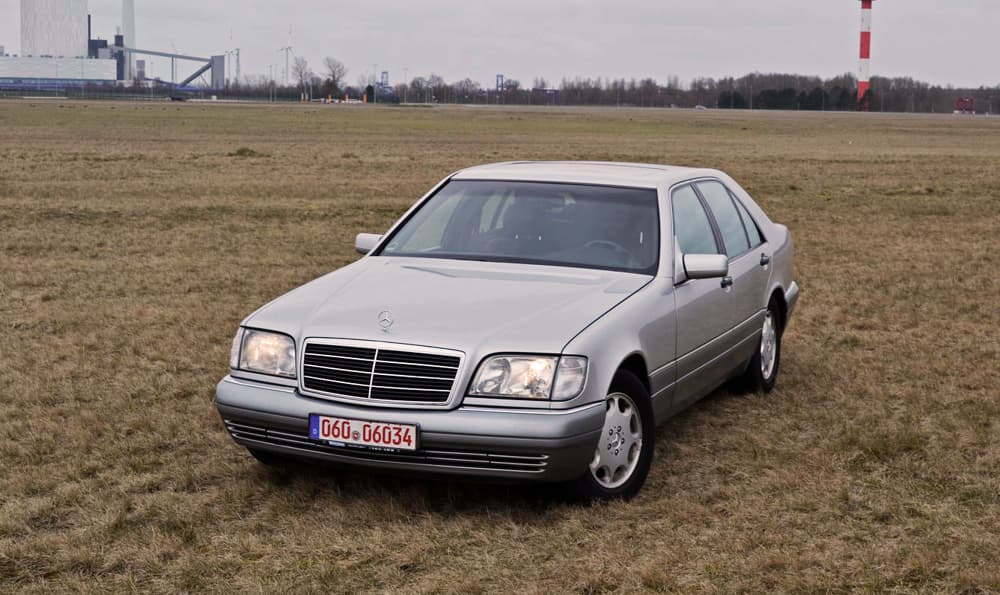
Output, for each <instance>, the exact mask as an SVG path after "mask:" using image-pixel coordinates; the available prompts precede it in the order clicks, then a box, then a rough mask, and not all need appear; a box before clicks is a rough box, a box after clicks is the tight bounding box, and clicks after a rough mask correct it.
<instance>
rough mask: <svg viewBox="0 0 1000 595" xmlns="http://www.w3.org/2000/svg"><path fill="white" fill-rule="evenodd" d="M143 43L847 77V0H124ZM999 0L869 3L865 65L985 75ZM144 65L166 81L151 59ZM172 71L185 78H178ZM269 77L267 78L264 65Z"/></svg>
mask: <svg viewBox="0 0 1000 595" xmlns="http://www.w3.org/2000/svg"><path fill="white" fill-rule="evenodd" d="M135 4H136V29H137V40H138V43H137V45H138V46H139V47H140V48H142V49H153V50H164V51H171V50H172V49H173V48H176V49H177V51H179V52H183V53H190V54H194V55H203V56H207V55H210V54H221V53H223V52H224V51H225V50H227V49H232V48H236V47H239V48H240V49H241V54H242V65H243V73H244V74H266V73H267V71H268V68H269V65H275V68H277V69H278V71H280V73H283V72H284V58H283V55H282V54H280V53H279V52H278V48H280V47H282V46H285V45H288V43H289V28H291V45H292V46H293V50H294V54H295V55H301V56H304V57H305V58H307V59H308V60H309V62H310V65H311V66H312V67H313V69H314V70H316V71H321V70H322V67H321V61H322V59H323V57H324V56H336V57H337V58H339V59H340V60H341V61H343V62H344V63H345V64H346V65H347V67H348V69H349V72H348V76H347V81H348V82H349V83H352V84H354V83H356V82H357V80H358V78H359V76H361V75H364V74H366V73H371V72H372V71H373V69H374V68H375V66H374V65H375V64H377V65H378V66H377V69H378V70H379V71H381V70H388V71H389V75H390V79H391V80H392V82H393V83H396V82H399V81H400V80H401V79H402V78H403V75H404V72H405V73H406V74H407V75H408V76H409V77H410V78H412V77H414V76H417V75H422V76H427V75H428V74H430V73H432V72H433V73H436V74H440V75H441V76H443V77H444V78H445V79H447V80H449V81H453V80H457V79H461V78H465V77H470V78H472V79H474V80H477V81H479V82H481V83H483V84H484V85H492V84H493V81H494V77H495V75H496V74H497V73H504V74H506V75H507V77H508V78H515V79H518V80H520V81H521V82H522V83H523V84H525V85H530V84H531V82H532V80H533V79H534V78H535V77H539V76H541V77H545V78H546V79H547V80H548V81H549V83H550V84H552V85H554V84H558V81H559V80H560V79H561V78H563V77H568V78H574V77H576V76H583V77H597V76H601V77H616V78H617V77H626V78H631V77H636V78H640V77H646V76H650V77H653V78H655V79H657V80H659V81H661V82H665V81H666V78H667V77H668V76H670V75H676V76H679V77H680V78H681V80H682V82H687V81H690V79H692V78H694V77H699V76H711V77H721V76H728V75H737V76H738V75H742V74H746V73H748V72H753V71H760V72H788V73H799V74H817V75H821V76H824V77H829V76H832V75H836V74H840V73H843V72H848V71H850V72H856V70H857V62H858V59H857V56H858V45H859V42H858V36H859V34H858V31H859V24H860V2H858V0H769V1H762V0H755V1H748V0H683V1H682V0H658V1H652V0H617V1H614V2H611V1H608V0H600V1H598V0H577V1H574V0H503V1H500V2H482V1H475V0H473V1H470V0H381V1H380V0H367V1H362V0H353V1H351V2H344V1H341V0H296V1H291V2H277V1H265V0H197V1H195V0H170V1H163V0H161V1H158V2H151V1H149V0H135ZM19 12H20V0H0V45H4V46H6V49H7V52H8V53H15V52H17V51H18V50H19V47H20V25H19V23H20V17H19ZM90 12H91V13H92V14H93V15H94V31H95V35H98V36H101V37H105V38H109V39H110V38H112V36H113V35H114V32H115V27H116V26H117V24H118V21H119V16H120V12H121V2H120V1H119V0H90ZM998 27H1000V1H998V0H952V1H950V2H942V1H941V0H876V2H875V10H874V33H873V42H872V53H873V56H872V73H873V74H876V75H886V76H897V75H907V76H912V77H914V78H917V79H922V80H925V81H929V82H932V83H940V84H948V83H950V84H954V85H956V86H979V85H988V86H994V85H997V84H1000V68H998V67H997V64H998V56H1000V48H998V46H997V43H996V39H997V34H996V30H997V28H998ZM151 60H152V65H151V67H150V70H151V72H152V74H153V75H159V76H163V77H165V78H169V65H168V62H167V61H166V60H163V59H161V58H152V59H151ZM178 74H179V75H181V76H183V74H185V73H180V72H179V73H178ZM279 76H280V75H279Z"/></svg>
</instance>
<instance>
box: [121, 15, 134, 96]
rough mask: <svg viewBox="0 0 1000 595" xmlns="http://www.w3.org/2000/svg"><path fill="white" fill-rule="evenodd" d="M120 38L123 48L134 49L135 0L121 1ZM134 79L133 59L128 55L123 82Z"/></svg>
mask: <svg viewBox="0 0 1000 595" xmlns="http://www.w3.org/2000/svg"><path fill="white" fill-rule="evenodd" d="M122 38H123V39H124V40H125V47H127V48H135V47H136V45H135V0H122ZM134 77H135V59H134V58H132V55H131V54H129V56H128V60H126V61H125V80H132V79H133V78H134Z"/></svg>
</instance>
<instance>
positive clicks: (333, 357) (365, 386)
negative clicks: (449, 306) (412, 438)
mask: <svg viewBox="0 0 1000 595" xmlns="http://www.w3.org/2000/svg"><path fill="white" fill-rule="evenodd" d="M461 363H462V358H461V357H460V356H458V355H449V354H445V353H439V352H437V350H435V351H434V352H431V351H428V350H426V349H423V348H420V349H419V350H413V351H411V350H408V349H407V348H406V347H405V346H395V345H394V346H392V347H391V348H390V347H385V346H382V345H374V346H370V347H369V346H363V345H361V344H360V343H358V344H350V345H347V344H340V343H328V342H307V343H306V347H305V351H304V354H303V363H302V386H303V387H305V388H306V389H308V390H311V391H316V392H320V393H325V394H328V395H332V396H338V397H349V398H355V399H373V400H379V401H409V402H416V403H443V402H445V401H447V400H448V397H449V396H450V395H451V389H452V386H453V385H454V384H455V377H456V376H457V375H458V368H459V366H460V365H461Z"/></svg>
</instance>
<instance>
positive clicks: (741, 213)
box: [695, 180, 770, 368]
mask: <svg viewBox="0 0 1000 595" xmlns="http://www.w3.org/2000/svg"><path fill="white" fill-rule="evenodd" d="M695 188H696V189H697V190H698V193H699V194H700V195H701V197H702V198H703V199H704V203H705V205H706V206H708V210H709V213H710V214H711V216H712V219H713V221H714V223H715V227H716V230H717V231H718V235H719V239H720V240H721V241H722V246H723V249H724V251H725V254H726V255H727V256H728V257H729V276H730V277H731V279H732V296H731V297H732V299H731V300H730V304H729V305H730V309H729V312H728V313H727V326H728V327H729V329H730V333H732V334H733V335H734V338H733V341H731V342H730V343H731V345H732V347H733V349H732V351H731V353H729V354H727V355H726V356H725V360H726V361H727V362H728V365H729V366H730V367H732V368H735V367H736V366H739V365H740V364H742V363H743V362H744V361H746V359H747V358H749V357H750V355H752V354H753V349H754V348H755V347H756V341H755V339H756V337H757V336H758V332H759V331H760V328H761V324H762V323H763V317H764V303H763V296H764V292H765V291H766V289H767V283H768V279H769V277H770V251H769V249H768V248H769V247H768V246H766V245H765V242H764V241H763V238H762V237H761V234H760V231H759V229H758V228H757V226H756V224H755V223H754V221H753V219H752V218H751V217H750V215H749V214H748V213H747V212H746V209H745V208H743V205H742V204H740V203H739V201H738V200H737V199H736V198H735V197H734V196H733V194H732V193H731V192H730V191H729V190H728V189H727V188H726V187H725V185H723V184H722V183H721V182H719V181H718V180H704V181H700V182H697V183H696V184H695Z"/></svg>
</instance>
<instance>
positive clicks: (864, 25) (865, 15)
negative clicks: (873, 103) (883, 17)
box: [858, 0, 873, 111]
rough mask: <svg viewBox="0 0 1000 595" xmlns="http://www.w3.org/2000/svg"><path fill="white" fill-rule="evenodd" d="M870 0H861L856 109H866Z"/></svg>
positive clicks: (869, 49) (868, 71)
mask: <svg viewBox="0 0 1000 595" xmlns="http://www.w3.org/2000/svg"><path fill="white" fill-rule="evenodd" d="M872 2H873V0H861V66H860V68H859V70H858V109H859V110H866V111H867V110H868V103H867V102H866V101H864V98H865V94H866V93H867V92H868V88H869V86H870V85H869V84H868V77H869V73H870V68H869V60H871V57H872Z"/></svg>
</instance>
